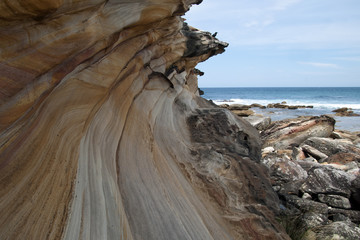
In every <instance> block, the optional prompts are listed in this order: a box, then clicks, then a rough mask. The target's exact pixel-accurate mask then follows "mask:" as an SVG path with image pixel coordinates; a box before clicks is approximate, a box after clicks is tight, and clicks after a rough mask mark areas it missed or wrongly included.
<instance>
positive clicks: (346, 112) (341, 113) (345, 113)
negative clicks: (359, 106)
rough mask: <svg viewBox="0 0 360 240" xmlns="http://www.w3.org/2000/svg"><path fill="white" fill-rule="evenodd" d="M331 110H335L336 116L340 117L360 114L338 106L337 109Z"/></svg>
mask: <svg viewBox="0 0 360 240" xmlns="http://www.w3.org/2000/svg"><path fill="white" fill-rule="evenodd" d="M333 112H335V113H336V114H335V115H336V116H340V117H356V116H360V114H357V113H354V111H352V110H351V109H350V108H339V109H335V110H333Z"/></svg>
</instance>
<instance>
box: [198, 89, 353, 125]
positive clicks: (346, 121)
mask: <svg viewBox="0 0 360 240" xmlns="http://www.w3.org/2000/svg"><path fill="white" fill-rule="evenodd" d="M201 90H203V91H204V95H203V96H202V97H203V98H206V99H208V100H212V101H213V102H214V103H216V104H224V103H226V104H235V103H237V104H245V105H250V104H253V103H258V104H261V105H264V106H266V105H268V104H270V103H281V102H286V104H287V105H306V106H313V108H305V109H295V110H290V109H277V108H267V109H260V108H252V110H253V111H255V113H256V114H261V115H264V116H269V117H271V119H272V121H277V120H282V119H287V118H295V117H299V116H320V115H325V114H327V115H332V114H334V112H332V111H333V110H335V109H338V108H343V107H347V108H351V109H352V111H354V113H358V114H360V87H264V88H262V87H256V88H255V87H254V88H201ZM333 117H334V118H335V120H336V125H335V128H336V129H340V130H348V131H360V117H338V116H333Z"/></svg>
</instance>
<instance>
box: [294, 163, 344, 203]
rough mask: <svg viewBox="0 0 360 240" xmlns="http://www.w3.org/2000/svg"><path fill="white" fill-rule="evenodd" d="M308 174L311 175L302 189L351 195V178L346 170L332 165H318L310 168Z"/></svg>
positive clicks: (310, 191)
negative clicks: (334, 167) (331, 166)
mask: <svg viewBox="0 0 360 240" xmlns="http://www.w3.org/2000/svg"><path fill="white" fill-rule="evenodd" d="M308 174H309V177H308V178H307V179H306V181H305V182H304V183H303V185H302V186H301V188H300V189H301V191H303V192H307V193H310V194H320V193H323V194H335V195H341V196H344V197H347V198H348V197H350V195H351V191H350V186H351V178H350V176H349V175H348V174H346V173H345V172H343V171H341V170H338V169H333V168H330V167H328V168H326V167H317V168H312V169H310V170H309V171H308Z"/></svg>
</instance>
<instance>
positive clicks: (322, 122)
mask: <svg viewBox="0 0 360 240" xmlns="http://www.w3.org/2000/svg"><path fill="white" fill-rule="evenodd" d="M334 125H335V120H334V119H333V118H331V117H328V116H320V117H300V118H295V119H286V120H282V121H276V122H273V123H272V124H271V125H270V126H269V127H268V128H267V129H266V130H264V131H263V132H261V139H262V140H263V142H264V147H268V146H273V147H274V148H275V149H286V148H291V147H293V146H299V145H300V144H301V143H302V142H303V141H305V140H306V139H308V138H309V137H328V136H330V135H331V133H332V132H333V130H334ZM308 145H310V144H308Z"/></svg>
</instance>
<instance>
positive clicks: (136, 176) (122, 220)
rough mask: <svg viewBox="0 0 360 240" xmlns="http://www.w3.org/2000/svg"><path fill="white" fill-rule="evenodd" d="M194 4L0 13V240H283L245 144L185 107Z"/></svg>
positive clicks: (240, 124) (248, 136)
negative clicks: (188, 15) (188, 19)
mask: <svg viewBox="0 0 360 240" xmlns="http://www.w3.org/2000/svg"><path fill="white" fill-rule="evenodd" d="M200 2H201V1H199V0H166V1H165V0H138V1H125V0H116V1H115V0H107V1H105V0H88V1H85V0H78V1H71V0H49V1H38V0H28V1H19V0H13V1H1V2H0V51H1V52H0V73H1V74H0V212H1V214H0V239H206V240H208V239H289V238H288V236H287V235H286V234H284V231H283V229H282V228H281V227H279V226H278V224H277V222H276V221H275V218H274V212H276V211H277V210H278V198H277V195H276V194H275V193H274V192H273V191H272V190H271V185H270V182H269V180H268V178H267V175H266V172H265V170H264V169H263V167H261V166H260V165H259V157H260V139H259V136H258V134H257V132H256V131H254V128H253V127H251V126H250V125H249V124H248V123H246V122H245V121H243V120H240V119H237V118H235V116H234V115H233V114H232V113H230V112H229V111H228V110H221V111H220V110H212V109H213V106H212V105H211V104H210V103H208V102H206V101H205V100H203V99H201V98H199V97H198V86H197V75H198V74H199V70H196V69H194V67H195V66H196V64H197V63H199V62H201V61H204V60H206V59H208V58H209V57H211V56H213V55H216V54H219V53H222V52H223V51H224V48H225V47H226V46H227V44H226V43H224V42H221V41H219V40H217V39H216V38H215V37H213V36H212V34H211V33H209V32H204V31H200V30H198V29H195V28H192V27H189V26H187V24H185V23H184V22H183V19H182V18H181V17H180V16H181V15H183V14H184V13H185V12H186V11H187V10H188V9H189V8H190V6H191V4H197V3H200ZM218 121H221V122H218ZM206 139H211V140H212V141H211V142H206V141H207V140H206Z"/></svg>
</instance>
